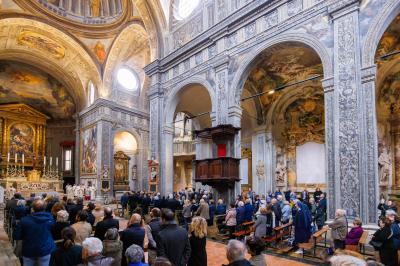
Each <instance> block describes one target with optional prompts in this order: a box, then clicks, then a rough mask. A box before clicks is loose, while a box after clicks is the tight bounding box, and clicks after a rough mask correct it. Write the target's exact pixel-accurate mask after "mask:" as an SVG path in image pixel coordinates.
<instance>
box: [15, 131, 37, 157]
mask: <svg viewBox="0 0 400 266" xmlns="http://www.w3.org/2000/svg"><path fill="white" fill-rule="evenodd" d="M34 139H35V133H34V131H33V129H32V127H31V126H29V125H27V124H23V123H16V124H13V125H12V126H11V127H10V147H9V148H10V150H9V152H10V154H11V155H12V156H14V155H15V154H18V156H19V158H21V156H22V154H24V156H25V157H27V158H33V154H34V153H33V146H34V145H33V144H34V143H33V141H34Z"/></svg>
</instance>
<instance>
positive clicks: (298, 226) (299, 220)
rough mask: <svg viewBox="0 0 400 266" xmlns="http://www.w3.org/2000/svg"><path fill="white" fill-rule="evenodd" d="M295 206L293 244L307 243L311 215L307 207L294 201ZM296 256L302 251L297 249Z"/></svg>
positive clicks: (309, 233)
mask: <svg viewBox="0 0 400 266" xmlns="http://www.w3.org/2000/svg"><path fill="white" fill-rule="evenodd" d="M294 203H295V204H296V209H297V211H296V215H295V217H294V221H293V225H294V244H295V245H297V244H299V243H307V242H308V241H309V239H310V237H311V213H310V211H309V210H308V208H307V206H306V205H305V204H303V203H302V202H300V201H299V200H295V201H294ZM296 253H298V254H302V253H303V250H302V249H299V250H297V251H296Z"/></svg>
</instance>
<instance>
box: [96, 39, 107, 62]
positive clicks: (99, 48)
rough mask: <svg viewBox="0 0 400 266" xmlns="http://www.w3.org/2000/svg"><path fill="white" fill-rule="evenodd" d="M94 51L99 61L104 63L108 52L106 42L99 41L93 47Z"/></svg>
mask: <svg viewBox="0 0 400 266" xmlns="http://www.w3.org/2000/svg"><path fill="white" fill-rule="evenodd" d="M93 52H94V54H95V55H96V57H97V59H98V60H99V62H100V63H103V62H104V60H105V59H106V56H107V52H106V49H105V46H104V44H103V43H102V42H100V41H98V42H97V43H96V44H95V45H94V47H93Z"/></svg>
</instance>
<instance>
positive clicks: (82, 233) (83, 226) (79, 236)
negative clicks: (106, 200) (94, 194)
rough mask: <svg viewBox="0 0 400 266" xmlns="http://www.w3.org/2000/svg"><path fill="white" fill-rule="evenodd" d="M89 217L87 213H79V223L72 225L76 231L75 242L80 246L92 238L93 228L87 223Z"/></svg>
mask: <svg viewBox="0 0 400 266" xmlns="http://www.w3.org/2000/svg"><path fill="white" fill-rule="evenodd" d="M87 217H88V215H87V212H86V211H79V213H78V215H77V216H76V218H77V222H76V223H74V224H73V225H71V227H72V228H74V230H75V231H76V239H75V242H76V243H77V244H78V245H81V244H82V242H83V240H85V239H86V238H88V237H90V235H91V234H92V226H91V225H90V223H88V222H87V221H86V220H87Z"/></svg>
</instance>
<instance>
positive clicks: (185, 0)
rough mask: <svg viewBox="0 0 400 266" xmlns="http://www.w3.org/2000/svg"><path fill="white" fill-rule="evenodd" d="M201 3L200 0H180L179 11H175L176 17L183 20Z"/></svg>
mask: <svg viewBox="0 0 400 266" xmlns="http://www.w3.org/2000/svg"><path fill="white" fill-rule="evenodd" d="M199 3H200V1H199V0H179V2H178V6H177V7H176V8H177V9H176V10H177V12H176V13H175V18H176V19H177V20H182V19H185V18H187V17H189V16H190V15H191V14H192V12H193V11H194V10H195V8H196V7H197V6H198V5H199Z"/></svg>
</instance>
